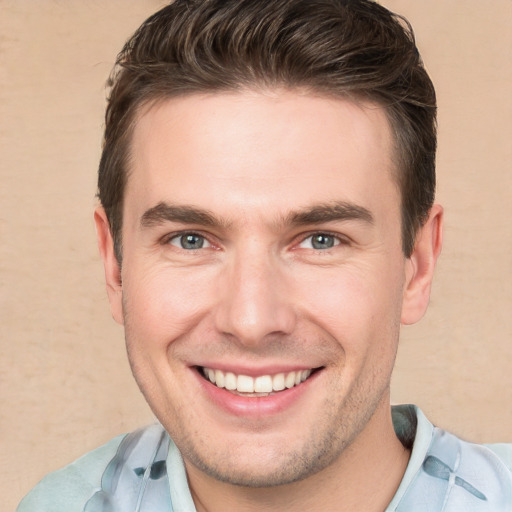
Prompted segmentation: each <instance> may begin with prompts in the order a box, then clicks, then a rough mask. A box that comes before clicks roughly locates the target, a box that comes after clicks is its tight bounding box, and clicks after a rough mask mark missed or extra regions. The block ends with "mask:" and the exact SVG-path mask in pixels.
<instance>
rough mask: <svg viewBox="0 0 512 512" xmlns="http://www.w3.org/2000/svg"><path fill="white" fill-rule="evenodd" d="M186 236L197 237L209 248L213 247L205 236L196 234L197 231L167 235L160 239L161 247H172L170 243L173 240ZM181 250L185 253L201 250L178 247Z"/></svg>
mask: <svg viewBox="0 0 512 512" xmlns="http://www.w3.org/2000/svg"><path fill="white" fill-rule="evenodd" d="M187 236H197V237H199V238H202V239H203V240H204V241H205V242H206V243H207V244H209V246H214V244H213V243H212V242H211V241H210V240H209V238H208V237H207V236H205V235H204V234H203V233H200V232H197V231H178V232H176V233H169V234H168V235H166V236H164V237H163V238H162V239H161V244H162V245H172V244H171V242H172V240H174V239H180V238H184V237H187ZM180 249H181V250H184V251H187V252H194V251H199V250H201V249H202V247H200V248H199V249H185V248H184V247H180Z"/></svg>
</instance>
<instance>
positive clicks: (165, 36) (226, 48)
mask: <svg viewBox="0 0 512 512" xmlns="http://www.w3.org/2000/svg"><path fill="white" fill-rule="evenodd" d="M110 85H111V94H110V98H109V104H108V108H107V115H106V128H105V143H104V149H103V155H102V159H101V163H100V169H99V181H98V183H99V198H100V203H101V206H100V207H99V208H98V209H97V210H96V212H95V221H96V226H97V231H98V241H99V248H100V252H101V255H102V259H103V262H104V265H105V276H106V283H107V291H108V295H109V300H110V304H111V308H112V313H113V316H114V318H115V320H116V321H117V322H119V323H121V324H123V325H124V328H125V333H126V344H127V350H128V357H129V360H130V364H131V367H132V371H133V374H134V377H135V379H136V381H137V383H138V384H139V387H140V389H141V391H142V392H143V394H144V396H145V398H146V400H147V401H148V403H149V405H150V406H151V408H152V409H153V411H154V413H155V415H156V416H157V418H158V420H159V421H160V423H161V425H155V426H151V427H148V428H145V429H141V430H139V431H137V432H134V433H131V434H128V435H127V436H121V437H119V438H116V439H114V440H113V441H111V442H110V443H108V444H107V445H105V446H104V447H102V448H100V449H98V450H96V451H94V452H92V453H90V454H88V455H86V456H85V457H83V458H82V459H79V460H78V461H76V462H75V463H74V464H72V465H70V466H68V467H67V468H65V469H63V470H61V471H60V472H57V473H54V474H52V475H50V476H48V477H47V478H46V479H45V480H43V482H42V483H41V484H40V485H39V486H38V487H37V488H36V489H35V490H34V491H33V492H32V493H31V494H29V495H28V496H27V498H26V499H25V500H24V501H23V502H22V504H21V505H20V507H19V511H20V512H25V511H28V510H48V511H49V510H52V511H56V510H62V511H71V510H77V511H82V510H83V511H84V512H91V511H114V510H115V511H132V510H133V511H143V510H144V511H152V512H159V511H170V510H175V511H193V510H198V511H217V510H222V511H226V510H228V511H229V510H233V511H244V510H258V511H261V510H272V511H279V510H318V511H331V510H332V511H355V510H357V511H369V512H372V511H383V510H387V511H400V512H404V511H413V510H414V511H415V512H417V511H419V512H422V511H436V512H437V511H444V512H453V511H460V510H464V511H474V512H477V511H489V512H490V511H493V512H500V511H505V510H510V508H511V506H512V475H511V469H510V468H511V466H512V454H511V451H512V450H511V448H510V447H509V446H504V445H501V446H493V447H484V446H476V445H472V444H469V443H466V442H463V441H461V440H459V439H457V438H456V437H455V436H453V435H451V434H449V433H447V432H444V431H442V430H440V429H437V428H434V427H433V426H432V425H431V424H430V423H429V422H428V420H427V419H426V418H425V416H424V415H423V414H422V413H421V411H420V410H419V409H416V408H414V407H412V406H402V407H397V408H394V409H393V410H392V409H391V407H390V392H389V387H390V378H391V372H392V368H393V363H394V358H395V353H396V349H397V345H398V338H399V330H400V325H401V324H411V323H414V322H416V321H418V320H419V319H420V318H421V317H422V315H423V314H424V312H425V310H426V308H427V305H428V300H429V293H430V284H431V280H432V275H433V271H434V266H435V262H436V259H437V257H438V255H439V252H440V249H441V242H442V209H441V207H440V206H438V205H434V204H433V200H434V189H435V176H434V160H435V147H436V137H435V94H434V89H433V86H432V84H431V82H430V79H429V77H428V75H427V74H426V72H425V70H424V68H423V66H422V63H421V60H420V57H419V54H418V52H417V49H416V47H415V44H414V38H413V36H412V31H411V30H410V28H409V27H408V25H407V23H406V22H405V21H404V20H402V19H400V18H399V17H397V16H394V15H392V14H391V13H389V12H388V11H387V10H386V9H385V8H383V7H381V6H379V5H378V4H376V3H373V2H371V1H369V0H358V1H348V0H345V1H344V0H273V1H261V0H259V1H256V0H196V1H193V0H189V1H186V0H176V1H175V2H174V3H172V4H171V5H169V6H168V7H165V8H164V9H162V10H161V11H159V12H158V13H156V14H155V15H153V16H152V17H151V18H149V19H148V20H147V21H146V22H145V23H144V24H143V25H142V26H141V27H140V29H139V30H138V31H137V32H136V33H135V35H134V36H133V37H132V38H131V39H130V40H129V41H128V43H127V44H126V45H125V47H124V49H123V51H122V52H121V54H120V55H119V57H118V62H117V67H116V69H115V71H114V73H113V75H112V78H111V81H110Z"/></svg>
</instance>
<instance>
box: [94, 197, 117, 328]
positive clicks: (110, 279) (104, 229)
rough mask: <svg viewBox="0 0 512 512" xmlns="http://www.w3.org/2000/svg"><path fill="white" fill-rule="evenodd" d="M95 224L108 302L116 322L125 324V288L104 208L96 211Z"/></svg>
mask: <svg viewBox="0 0 512 512" xmlns="http://www.w3.org/2000/svg"><path fill="white" fill-rule="evenodd" d="M94 223H95V224H96V236H97V238H98V248H99V250H100V255H101V259H102V260H103V267H104V269H105V282H106V284H107V294H108V300H109V302H110V310H111V311H112V316H113V317H114V320H115V321H116V322H117V323H119V324H123V323H124V319H123V293H122V291H123V287H122V281H121V269H120V268H119V263H118V261H117V258H116V256H115V253H114V240H113V238H112V233H111V232H110V223H109V222H108V219H107V214H106V213H105V210H104V209H103V207H102V206H99V207H98V208H96V210H95V211H94Z"/></svg>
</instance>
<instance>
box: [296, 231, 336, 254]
mask: <svg viewBox="0 0 512 512" xmlns="http://www.w3.org/2000/svg"><path fill="white" fill-rule="evenodd" d="M340 243H341V242H340V239H339V238H338V237H336V236H334V235H330V234H329V233H314V234H313V235H310V236H308V237H307V238H305V239H304V240H303V241H302V242H301V243H300V244H299V247H301V248H302V249H315V250H316V251H322V250H326V249H331V248H332V247H335V246H336V245H339V244H340Z"/></svg>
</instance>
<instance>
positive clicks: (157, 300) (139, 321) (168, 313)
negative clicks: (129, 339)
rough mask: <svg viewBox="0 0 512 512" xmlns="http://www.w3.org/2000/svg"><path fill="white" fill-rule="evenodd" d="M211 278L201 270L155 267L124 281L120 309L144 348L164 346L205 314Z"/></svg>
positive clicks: (126, 322)
mask: <svg viewBox="0 0 512 512" xmlns="http://www.w3.org/2000/svg"><path fill="white" fill-rule="evenodd" d="M208 282H211V280H208V279H207V278H206V276H204V275H202V274H201V272H190V271H188V272H183V271H178V272H177V271H176V269H154V270H147V271H145V272H140V273H138V274H135V273H134V274H132V275H130V276H128V277H127V278H126V279H125V280H124V281H123V311H124V316H125V324H126V328H127V330H129V331H130V333H131V334H134V335H135V339H134V341H135V342H136V341H137V340H138V341H140V342H141V343H144V344H145V346H146V348H147V349H151V348H156V347H165V346H167V345H168V344H169V343H171V342H173V341H174V340H175V339H176V338H178V337H180V336H181V335H182V334H185V333H187V332H188V331H190V330H191V329H192V327H193V326H194V325H197V323H198V322H199V321H200V319H201V317H202V316H204V315H205V312H207V311H208V309H209V306H210V304H211V297H212V293H211V291H210V290H209V289H208V286H207V285H206V283H208Z"/></svg>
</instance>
